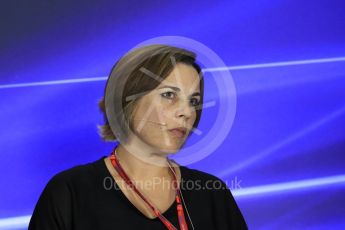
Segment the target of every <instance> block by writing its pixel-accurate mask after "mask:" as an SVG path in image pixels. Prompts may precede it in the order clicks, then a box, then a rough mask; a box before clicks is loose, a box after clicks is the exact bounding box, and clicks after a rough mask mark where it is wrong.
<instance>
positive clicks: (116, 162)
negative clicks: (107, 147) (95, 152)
mask: <svg viewBox="0 0 345 230" xmlns="http://www.w3.org/2000/svg"><path fill="white" fill-rule="evenodd" d="M115 149H116V148H115ZM115 149H114V151H113V152H112V153H111V155H110V160H111V163H112V165H113V166H114V168H115V170H116V171H117V173H118V174H119V175H120V176H121V177H122V179H124V181H125V182H126V183H127V184H128V185H129V186H130V188H132V189H133V190H134V191H135V192H136V193H137V194H138V195H139V196H140V198H141V199H143V201H144V202H145V203H146V204H147V205H148V206H149V207H150V208H151V209H152V211H153V212H154V214H155V215H156V217H158V218H159V219H160V220H161V221H162V223H163V224H164V225H165V226H166V227H167V229H169V230H175V229H176V228H175V227H174V225H172V223H171V222H170V221H169V220H167V219H166V218H165V217H164V216H163V215H162V214H161V213H160V212H159V210H158V209H156V208H155V207H154V206H153V205H152V204H151V203H150V202H149V201H148V200H147V199H146V198H145V197H144V195H143V194H142V193H141V192H140V191H139V190H138V189H137V188H136V187H135V185H134V184H133V182H132V181H131V180H130V179H129V177H128V176H127V174H126V173H125V171H124V170H123V168H122V166H121V165H120V162H119V160H118V159H117V157H116V156H115V151H116V150H115ZM168 163H169V165H170V162H169V161H168ZM170 166H171V165H170ZM172 169H173V170H174V172H176V171H175V169H174V168H173V167H172ZM173 183H174V185H177V181H176V176H175V173H173ZM176 202H177V216H178V221H179V224H180V229H181V230H188V227H187V223H186V219H185V216H184V212H183V207H182V203H181V198H180V188H179V187H178V186H176Z"/></svg>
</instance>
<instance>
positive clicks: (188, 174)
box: [180, 165, 228, 190]
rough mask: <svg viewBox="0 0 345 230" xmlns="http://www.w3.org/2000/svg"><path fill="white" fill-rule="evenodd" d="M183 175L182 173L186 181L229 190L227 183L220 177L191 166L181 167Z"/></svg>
mask: <svg viewBox="0 0 345 230" xmlns="http://www.w3.org/2000/svg"><path fill="white" fill-rule="evenodd" d="M180 169H181V173H182V178H183V180H185V181H194V182H199V183H202V184H204V185H207V184H209V185H213V186H217V187H219V188H220V189H222V190H223V189H228V186H227V184H226V182H225V181H224V180H223V179H221V178H220V177H218V176H216V175H215V174H212V173H209V172H205V171H201V170H199V169H195V168H191V167H189V166H181V165H180Z"/></svg>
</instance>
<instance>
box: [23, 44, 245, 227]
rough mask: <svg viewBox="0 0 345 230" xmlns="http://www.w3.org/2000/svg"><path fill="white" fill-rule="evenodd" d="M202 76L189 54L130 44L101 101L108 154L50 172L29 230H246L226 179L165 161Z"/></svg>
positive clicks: (195, 108)
mask: <svg viewBox="0 0 345 230" xmlns="http://www.w3.org/2000/svg"><path fill="white" fill-rule="evenodd" d="M203 84H204V81H203V78H202V73H201V69H200V66H199V65H198V64H197V63H196V62H195V54H194V53H192V52H190V51H187V50H185V49H181V48H177V47H173V46H168V45H149V46H144V47H141V48H137V49H134V50H132V51H130V52H129V53H127V54H126V55H125V56H123V57H122V58H121V59H120V60H119V61H118V62H117V63H116V64H115V66H114V67H113V69H112V71H111V74H110V76H109V78H108V81H107V85H106V88H105V96H104V98H103V99H102V100H101V101H100V103H99V106H100V108H101V111H102V112H103V113H104V119H105V124H104V125H103V126H101V127H100V134H101V136H102V138H103V139H104V140H108V141H109V140H110V141H117V144H116V145H115V147H114V149H113V151H112V152H111V154H109V155H108V156H103V157H101V158H100V159H99V160H96V161H94V162H91V163H89V164H85V165H79V166H76V167H74V168H71V169H68V170H66V171H63V172H61V173H58V174H57V175H55V176H54V177H53V178H52V179H51V180H50V181H49V182H48V184H47V186H46V187H45V189H44V191H43V192H42V194H41V196H40V198H39V201H38V203H37V204H36V207H35V210H34V212H33V215H32V217H31V220H30V224H29V229H30V230H38V229H52V230H54V229H83V230H86V229H99V230H102V229H247V225H246V223H245V221H244V218H243V216H242V214H241V212H240V210H239V208H238V206H237V204H236V202H235V200H234V198H233V196H232V194H231V192H230V190H229V188H228V187H227V185H226V184H225V183H224V182H223V181H222V180H220V179H219V178H218V177H216V176H213V175H211V174H208V173H205V172H201V171H198V170H195V169H190V168H188V167H186V166H182V165H179V164H177V163H176V162H174V161H172V160H170V159H169V158H168V155H169V154H171V153H175V152H177V151H178V150H180V149H181V148H182V147H183V145H184V144H185V142H186V140H187V138H188V137H189V136H190V135H191V134H192V132H193V131H194V130H196V127H197V126H198V123H199V120H200V117H201V112H202V103H203V89H204V87H203Z"/></svg>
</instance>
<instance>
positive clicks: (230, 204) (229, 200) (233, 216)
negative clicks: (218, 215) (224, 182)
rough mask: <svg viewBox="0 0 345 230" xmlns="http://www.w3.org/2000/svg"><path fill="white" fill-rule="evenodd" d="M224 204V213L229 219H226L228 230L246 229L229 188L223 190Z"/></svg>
mask: <svg viewBox="0 0 345 230" xmlns="http://www.w3.org/2000/svg"><path fill="white" fill-rule="evenodd" d="M224 192H225V194H224V203H225V209H226V210H225V213H227V214H228V216H229V218H228V219H227V225H228V227H229V228H228V229H248V226H247V224H246V222H245V220H244V218H243V215H242V213H241V211H240V209H239V208H238V206H237V203H236V201H235V199H234V197H233V196H232V194H231V191H230V189H229V188H226V189H225V190H224Z"/></svg>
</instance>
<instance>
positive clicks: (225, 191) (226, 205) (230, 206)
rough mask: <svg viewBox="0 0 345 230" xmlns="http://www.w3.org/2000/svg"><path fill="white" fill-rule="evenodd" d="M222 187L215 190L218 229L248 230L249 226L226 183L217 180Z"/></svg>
mask: <svg viewBox="0 0 345 230" xmlns="http://www.w3.org/2000/svg"><path fill="white" fill-rule="evenodd" d="M217 182H219V183H220V184H221V185H222V186H221V187H219V188H217V189H215V191H214V193H213V195H214V204H213V205H214V209H213V212H214V213H213V215H214V216H215V218H216V223H215V224H216V229H219V230H230V229H236V230H242V229H243V230H246V229H248V226H247V224H246V222H245V220H244V218H243V215H242V213H241V211H240V209H239V207H238V206H237V203H236V201H235V199H234V197H233V195H232V193H231V191H230V189H229V187H228V186H227V185H226V183H225V182H224V181H222V180H221V179H219V178H217Z"/></svg>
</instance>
